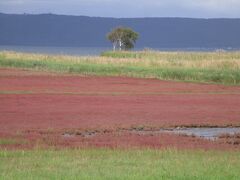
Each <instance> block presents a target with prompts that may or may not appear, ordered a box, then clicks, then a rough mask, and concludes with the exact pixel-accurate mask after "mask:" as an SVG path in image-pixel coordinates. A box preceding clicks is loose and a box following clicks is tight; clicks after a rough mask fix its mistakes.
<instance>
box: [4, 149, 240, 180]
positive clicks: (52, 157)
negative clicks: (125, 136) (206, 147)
mask: <svg viewBox="0 0 240 180" xmlns="http://www.w3.org/2000/svg"><path fill="white" fill-rule="evenodd" d="M239 169H240V153H239V152H216V151H209V152H204V151H183V150H181V151H177V150H108V149H98V150H93V149H88V150H59V151H53V150H32V151H4V150H1V151H0V172H1V173H0V179H4V180H7V179H24V180H27V179H68V180H71V179H94V180H101V179H103V180H106V179H109V180H112V179H124V180H125V179H137V180H141V179H144V180H145V179H157V180H161V179H174V180H188V179H189V180H192V179H194V180H198V179H199V180H200V179H201V180H205V179H210V180H219V179H228V180H233V179H236V180H238V179H239V178H240V171H239Z"/></svg>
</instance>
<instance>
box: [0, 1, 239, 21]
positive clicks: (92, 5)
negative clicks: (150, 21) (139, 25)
mask: <svg viewBox="0 0 240 180" xmlns="http://www.w3.org/2000/svg"><path fill="white" fill-rule="evenodd" d="M0 12H2V13H14V14H23V13H27V14H43V13H53V14H65V15H85V16H97V17H118V18H119V17H192V18H240V0H0Z"/></svg>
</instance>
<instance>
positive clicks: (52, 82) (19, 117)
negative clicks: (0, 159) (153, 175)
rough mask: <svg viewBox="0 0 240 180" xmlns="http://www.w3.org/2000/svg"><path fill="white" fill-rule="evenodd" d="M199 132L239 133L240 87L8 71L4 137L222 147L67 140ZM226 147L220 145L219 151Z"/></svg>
mask: <svg viewBox="0 0 240 180" xmlns="http://www.w3.org/2000/svg"><path fill="white" fill-rule="evenodd" d="M193 125H194V126H195V125H202V126H209V125H211V126H226V125H233V126H239V125H240V87H239V86H236V87H230V86H223V85H209V84H197V83H183V82H172V81H160V80H156V79H134V78H122V77H82V76H77V75H75V76H73V75H72V76H71V75H59V74H53V73H40V72H32V71H24V70H16V69H15V70H14V69H0V136H1V134H5V136H6V134H8V135H9V136H10V135H11V136H14V135H16V136H19V134H21V136H23V137H25V138H28V139H31V136H33V134H32V133H27V132H29V131H30V130H31V131H35V132H37V131H40V130H44V131H46V130H48V131H51V132H58V133H59V134H60V136H59V134H57V133H52V134H53V135H52V137H55V139H54V141H55V142H59V144H65V145H68V146H71V145H74V144H77V145H78V146H80V145H83V144H84V145H85V144H90V145H96V146H101V145H102V146H106V145H109V146H117V145H120V146H121V145H124V146H127V145H133V146H135V145H136V146H142V145H143V146H145V145H146V144H147V146H151V147H167V146H168V145H171V146H175V145H176V146H177V147H181V146H183V147H189V146H191V147H199V144H200V145H201V144H203V146H202V147H209V146H211V145H212V146H214V147H215V146H216V144H215V143H211V142H208V141H207V142H206V141H203V140H196V139H194V140H193V139H192V138H189V137H179V136H174V135H158V136H149V137H147V136H144V135H141V136H139V135H129V134H128V133H127V134H126V133H123V134H120V135H119V134H118V135H117V136H116V133H115V132H113V133H110V134H107V136H106V134H100V135H98V136H95V137H91V138H80V139H81V140H79V138H78V139H77V140H76V137H74V138H72V140H71V139H69V138H67V139H66V138H63V139H62V136H61V134H62V133H63V132H65V131H67V130H69V129H71V130H74V129H79V130H87V129H92V130H93V129H95V130H96V129H97V130H103V129H109V130H116V129H119V128H131V127H137V126H143V127H145V126H147V127H172V126H193ZM17 134H18V135H17ZM37 134H38V135H37V136H36V137H38V138H41V136H39V133H37ZM2 136H3V135H2ZM48 136H50V135H49V134H48ZM56 137H58V138H57V139H56ZM49 138H50V137H49ZM33 139H34V138H33ZM50 139H51V138H50ZM82 139H83V140H82ZM179 140H181V141H179ZM82 141H84V143H83V142H82ZM86 141H87V142H86ZM127 141H128V142H129V143H126V142H127ZM196 141H197V143H195V142H196ZM71 142H72V143H71ZM161 142H162V143H161ZM186 142H188V143H189V144H187V143H186ZM199 142H202V143H199ZM109 143H110V144H109ZM204 144H205V145H204ZM220 146H221V145H220V144H219V143H218V145H217V146H216V147H220ZM222 146H223V145H222ZM224 146H225V145H224Z"/></svg>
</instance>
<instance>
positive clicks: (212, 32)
mask: <svg viewBox="0 0 240 180" xmlns="http://www.w3.org/2000/svg"><path fill="white" fill-rule="evenodd" d="M116 26H127V27H131V28H133V29H134V30H135V31H137V32H139V34H140V39H139V40H138V41H137V47H149V48H154V47H159V48H186V47H196V48H199V47H204V48H224V47H233V48H239V47H240V19H190V18H119V19H118V18H101V17H86V16H65V15H53V14H41V15H25V14H23V15H14V14H12V15H10V14H1V13H0V45H34V46H85V47H106V46H111V44H110V43H109V42H108V41H107V40H106V33H107V32H109V31H110V30H111V29H112V28H114V27H116Z"/></svg>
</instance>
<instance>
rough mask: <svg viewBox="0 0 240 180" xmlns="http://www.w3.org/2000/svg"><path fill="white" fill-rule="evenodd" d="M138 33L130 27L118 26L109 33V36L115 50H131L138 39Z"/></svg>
mask: <svg viewBox="0 0 240 180" xmlns="http://www.w3.org/2000/svg"><path fill="white" fill-rule="evenodd" d="M138 36H139V35H138V33H137V32H135V31H133V30H132V29H130V28H124V27H117V28H115V29H113V30H112V31H111V32H110V33H108V34H107V38H108V40H109V41H111V42H112V44H113V50H114V51H115V50H120V51H121V50H129V49H132V48H134V44H135V43H136V40H137V39H138Z"/></svg>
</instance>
